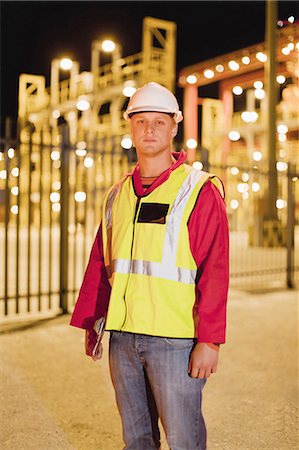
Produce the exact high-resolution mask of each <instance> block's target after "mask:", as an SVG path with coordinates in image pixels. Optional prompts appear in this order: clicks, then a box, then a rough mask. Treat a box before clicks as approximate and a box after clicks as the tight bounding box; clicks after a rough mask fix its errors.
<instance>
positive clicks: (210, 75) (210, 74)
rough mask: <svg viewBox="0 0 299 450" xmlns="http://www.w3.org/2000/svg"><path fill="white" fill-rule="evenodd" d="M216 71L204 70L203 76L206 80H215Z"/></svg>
mask: <svg viewBox="0 0 299 450" xmlns="http://www.w3.org/2000/svg"><path fill="white" fill-rule="evenodd" d="M214 75H215V74H214V71H213V70H211V69H206V70H204V72H203V76H204V77H205V78H208V79H211V78H214Z"/></svg>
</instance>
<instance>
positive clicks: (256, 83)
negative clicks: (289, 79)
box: [253, 81, 264, 89]
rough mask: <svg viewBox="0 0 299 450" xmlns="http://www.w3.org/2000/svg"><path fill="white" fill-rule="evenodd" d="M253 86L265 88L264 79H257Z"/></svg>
mask: <svg viewBox="0 0 299 450" xmlns="http://www.w3.org/2000/svg"><path fill="white" fill-rule="evenodd" d="M253 86H254V87H255V89H263V86H264V84H263V82H262V81H255V82H254V83H253Z"/></svg>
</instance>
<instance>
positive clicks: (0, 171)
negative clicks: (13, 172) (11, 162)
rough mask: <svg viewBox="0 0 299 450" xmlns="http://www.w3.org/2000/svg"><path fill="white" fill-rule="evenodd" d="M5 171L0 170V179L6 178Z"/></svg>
mask: <svg viewBox="0 0 299 450" xmlns="http://www.w3.org/2000/svg"><path fill="white" fill-rule="evenodd" d="M6 178H7V173H6V170H0V180H6Z"/></svg>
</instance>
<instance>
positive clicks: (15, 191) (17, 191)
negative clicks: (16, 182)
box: [10, 186, 19, 195]
mask: <svg viewBox="0 0 299 450" xmlns="http://www.w3.org/2000/svg"><path fill="white" fill-rule="evenodd" d="M10 191H11V193H12V195H19V188H18V186H13V187H12V188H11V190H10Z"/></svg>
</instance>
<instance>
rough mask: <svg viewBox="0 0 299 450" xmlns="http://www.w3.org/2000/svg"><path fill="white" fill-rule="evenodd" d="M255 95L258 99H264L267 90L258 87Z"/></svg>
mask: <svg viewBox="0 0 299 450" xmlns="http://www.w3.org/2000/svg"><path fill="white" fill-rule="evenodd" d="M254 96H255V98H257V99H258V100H262V99H263V98H265V91H264V89H256V90H255V91H254Z"/></svg>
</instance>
